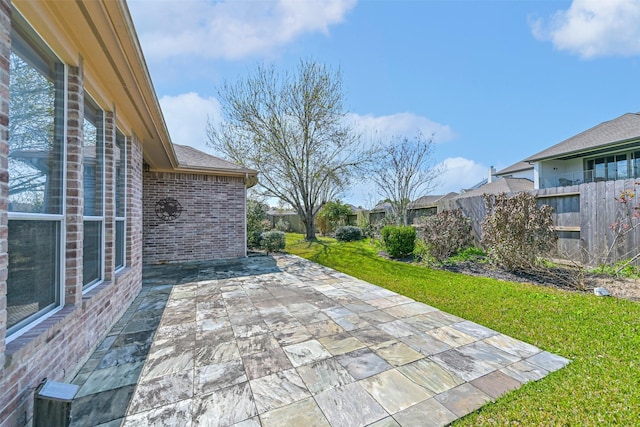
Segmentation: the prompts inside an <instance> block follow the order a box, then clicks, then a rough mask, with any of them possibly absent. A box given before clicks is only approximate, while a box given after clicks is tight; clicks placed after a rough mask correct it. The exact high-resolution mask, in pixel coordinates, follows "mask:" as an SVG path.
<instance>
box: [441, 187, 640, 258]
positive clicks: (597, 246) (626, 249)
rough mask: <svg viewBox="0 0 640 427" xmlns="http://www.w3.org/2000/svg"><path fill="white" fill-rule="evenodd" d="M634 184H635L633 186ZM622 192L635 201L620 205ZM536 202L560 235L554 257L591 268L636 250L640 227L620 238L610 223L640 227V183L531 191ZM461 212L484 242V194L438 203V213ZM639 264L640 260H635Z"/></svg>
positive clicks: (638, 243)
mask: <svg viewBox="0 0 640 427" xmlns="http://www.w3.org/2000/svg"><path fill="white" fill-rule="evenodd" d="M636 182H637V183H638V184H636ZM625 190H633V193H634V197H633V198H631V199H629V201H628V202H627V203H626V204H624V203H621V202H619V201H618V199H619V198H620V195H621V193H622V192H623V191H625ZM533 193H534V194H536V196H537V197H538V204H539V205H542V204H546V205H549V206H551V207H552V208H553V223H554V225H555V229H556V232H557V233H558V256H560V257H561V258H565V259H570V260H574V261H579V262H582V263H585V264H589V265H594V266H595V265H598V264H608V263H614V262H617V261H621V260H626V259H629V258H632V257H633V256H635V255H636V254H637V253H638V252H640V226H639V227H637V228H635V229H632V231H631V232H629V233H628V234H626V235H625V236H624V237H620V236H618V237H617V238H616V233H615V232H614V230H613V229H612V225H613V224H624V223H627V224H628V225H629V227H633V224H638V223H639V222H640V218H633V214H634V207H635V206H639V205H640V194H638V193H640V180H633V179H627V180H618V181H603V182H591V183H587V184H581V185H574V186H568V187H556V188H546V189H542V190H535V191H534V192H533ZM457 208H459V209H461V210H462V212H463V213H464V214H465V216H467V217H468V218H471V220H472V227H473V232H474V235H475V236H474V237H475V238H476V239H477V241H481V239H482V226H481V224H482V220H483V219H484V217H485V215H486V208H485V204H484V200H483V199H482V196H474V197H460V198H457V199H449V200H444V201H442V202H439V203H438V212H440V211H442V210H448V209H457ZM634 264H635V265H636V266H640V259H636V261H635V262H634Z"/></svg>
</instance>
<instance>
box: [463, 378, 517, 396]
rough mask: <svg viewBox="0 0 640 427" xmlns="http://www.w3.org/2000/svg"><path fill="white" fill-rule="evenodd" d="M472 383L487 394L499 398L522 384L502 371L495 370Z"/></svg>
mask: <svg viewBox="0 0 640 427" xmlns="http://www.w3.org/2000/svg"><path fill="white" fill-rule="evenodd" d="M471 384H472V385H473V386H474V387H476V388H478V389H480V390H482V391H483V392H484V393H485V394H487V395H489V396H491V398H492V399H497V398H498V397H500V396H502V395H503V394H505V393H506V392H508V391H511V390H515V389H517V388H518V387H520V386H521V385H522V383H520V382H519V381H517V380H515V379H513V378H511V377H510V376H508V375H506V374H504V373H502V372H500V371H494V372H491V373H490V374H487V375H485V376H484V377H480V378H477V379H475V380H473V381H471Z"/></svg>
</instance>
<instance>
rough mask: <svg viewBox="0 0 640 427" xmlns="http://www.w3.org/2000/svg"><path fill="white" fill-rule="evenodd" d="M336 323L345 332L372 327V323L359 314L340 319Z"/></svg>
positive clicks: (335, 320)
mask: <svg viewBox="0 0 640 427" xmlns="http://www.w3.org/2000/svg"><path fill="white" fill-rule="evenodd" d="M334 322H336V323H337V324H338V325H340V326H341V327H342V329H344V330H345V331H353V330H355V329H361V328H366V327H367V326H370V323H369V322H368V321H367V320H365V319H363V318H362V317H360V316H358V315H357V314H354V315H350V316H343V317H338V318H336V319H334Z"/></svg>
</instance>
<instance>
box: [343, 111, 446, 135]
mask: <svg viewBox="0 0 640 427" xmlns="http://www.w3.org/2000/svg"><path fill="white" fill-rule="evenodd" d="M349 119H350V120H351V121H352V122H353V123H354V125H355V127H356V128H357V129H358V130H359V131H360V132H361V133H362V134H363V135H364V136H365V137H370V136H371V137H376V138H380V139H383V140H384V139H388V138H391V137H396V136H407V137H413V136H415V135H416V134H417V133H418V132H420V133H422V134H423V135H424V136H425V137H427V138H428V137H430V136H431V135H432V134H433V135H434V141H435V142H445V141H449V140H451V139H453V138H454V137H455V134H454V132H453V131H452V130H451V127H449V125H443V124H440V123H437V122H434V121H433V120H431V119H428V118H426V117H423V116H418V115H416V114H413V113H397V114H391V115H388V116H377V117H376V116H373V115H371V114H367V115H364V116H363V115H359V114H350V115H349Z"/></svg>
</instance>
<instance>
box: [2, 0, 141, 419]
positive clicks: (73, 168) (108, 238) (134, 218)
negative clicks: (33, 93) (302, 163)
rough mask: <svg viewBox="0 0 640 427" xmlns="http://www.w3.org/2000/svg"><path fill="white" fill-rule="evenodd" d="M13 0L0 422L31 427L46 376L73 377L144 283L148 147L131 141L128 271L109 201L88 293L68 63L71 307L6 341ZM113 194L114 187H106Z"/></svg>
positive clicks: (5, 37) (74, 97)
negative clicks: (117, 258) (117, 264)
mask: <svg viewBox="0 0 640 427" xmlns="http://www.w3.org/2000/svg"><path fill="white" fill-rule="evenodd" d="M9 4H10V2H9V0H0V427H10V426H11V427H13V426H21V425H25V424H27V423H28V422H29V420H30V419H31V417H32V414H33V392H34V389H35V388H36V387H37V385H38V384H39V383H40V381H41V380H42V379H43V378H45V377H46V378H48V379H49V380H54V381H70V380H71V379H72V378H73V376H74V375H75V373H76V371H77V370H78V369H79V368H80V367H81V366H82V363H84V361H86V359H87V358H88V357H89V356H90V354H91V352H92V351H93V350H94V349H95V347H96V346H97V345H98V344H99V342H100V340H101V339H102V338H103V337H104V336H105V335H106V334H107V332H108V331H109V330H110V328H111V327H112V325H113V324H114V323H115V322H116V321H117V320H118V319H119V318H120V317H121V315H122V314H123V313H124V311H125V310H126V309H127V308H128V306H129V305H130V303H131V301H133V299H134V298H135V296H136V295H137V294H138V293H139V292H140V288H141V286H142V163H143V160H142V146H141V143H140V142H139V141H138V139H137V138H136V137H135V135H133V136H132V137H129V138H127V147H126V149H127V186H128V187H127V188H128V191H127V200H126V204H127V218H126V221H127V222H126V230H127V234H126V236H127V237H126V238H127V247H126V268H124V269H122V270H120V271H119V272H118V273H115V272H114V271H113V269H114V262H113V258H114V254H113V250H114V244H113V240H114V238H115V237H114V232H113V220H112V219H111V218H109V217H111V216H112V215H113V210H114V209H113V202H112V201H111V202H108V203H107V206H106V215H107V217H108V218H107V220H106V233H105V234H106V235H105V251H106V253H105V258H106V260H107V262H106V270H105V278H106V279H107V280H106V281H105V282H103V283H101V284H99V285H98V286H96V287H94V288H93V289H92V290H91V291H89V292H86V293H85V294H84V295H83V294H82V240H83V226H82V224H83V218H82V215H83V191H82V186H83V184H82V183H83V175H82V174H83V168H82V138H83V135H82V123H83V117H84V110H83V101H82V100H83V93H84V89H83V70H82V62H81V61H79V65H78V66H77V67H73V66H70V67H68V81H67V85H68V99H67V105H68V111H67V140H66V143H67V159H66V161H67V174H66V179H67V186H66V216H65V222H64V224H65V238H66V247H65V251H64V252H65V254H64V255H65V264H64V295H65V305H64V306H63V307H62V308H61V309H60V310H59V311H57V312H56V313H55V314H53V315H50V316H49V317H46V318H45V319H44V320H43V321H42V322H40V323H39V324H37V325H36V326H34V327H32V328H31V329H30V330H28V331H27V332H25V333H23V334H22V335H20V336H19V337H17V338H15V339H13V340H12V341H11V342H7V340H6V329H7V328H6V324H7V314H6V303H7V302H6V292H7V287H6V280H7V260H8V258H7V224H8V221H7V217H8V216H7V207H8V206H7V204H8V165H7V156H8V135H7V132H8V126H7V124H8V108H9V103H8V100H9V87H8V86H9V52H10V28H11V21H10V7H9ZM106 119H107V120H106V123H107V133H108V135H107V137H106V140H105V142H106V144H107V145H108V146H109V147H108V149H107V153H106V157H107V159H106V160H107V163H106V170H105V173H106V175H107V179H108V180H111V179H113V147H111V145H112V144H114V143H115V138H113V135H112V134H113V130H114V123H115V114H114V113H109V112H107V114H106ZM106 191H107V196H109V199H112V198H113V184H112V183H110V184H108V185H107V187H106Z"/></svg>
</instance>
